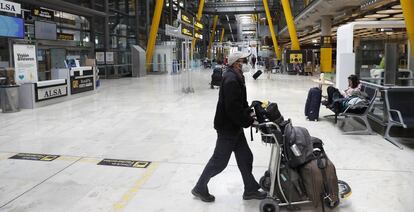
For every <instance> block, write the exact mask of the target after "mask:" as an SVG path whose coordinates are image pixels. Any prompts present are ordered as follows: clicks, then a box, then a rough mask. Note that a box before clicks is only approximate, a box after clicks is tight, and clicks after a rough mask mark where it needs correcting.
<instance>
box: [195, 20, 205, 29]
mask: <svg viewBox="0 0 414 212" xmlns="http://www.w3.org/2000/svg"><path fill="white" fill-rule="evenodd" d="M194 26H195V28H197V29H203V28H204V25H203V24H202V23H201V22H200V21H195V22H194Z"/></svg>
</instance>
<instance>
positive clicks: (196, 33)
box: [194, 32, 203, 40]
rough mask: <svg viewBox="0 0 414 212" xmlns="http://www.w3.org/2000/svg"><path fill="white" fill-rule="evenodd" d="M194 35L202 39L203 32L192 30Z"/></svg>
mask: <svg viewBox="0 0 414 212" xmlns="http://www.w3.org/2000/svg"><path fill="white" fill-rule="evenodd" d="M194 37H195V38H197V39H200V40H202V39H203V34H201V33H199V32H194Z"/></svg>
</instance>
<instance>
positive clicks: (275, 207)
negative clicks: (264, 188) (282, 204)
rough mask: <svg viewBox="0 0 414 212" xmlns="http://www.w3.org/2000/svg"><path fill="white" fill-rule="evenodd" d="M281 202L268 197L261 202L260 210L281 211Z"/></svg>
mask: <svg viewBox="0 0 414 212" xmlns="http://www.w3.org/2000/svg"><path fill="white" fill-rule="evenodd" d="M279 211H280V208H279V203H278V202H277V201H276V200H274V199H270V198H266V199H264V200H262V201H261V202H260V212H279Z"/></svg>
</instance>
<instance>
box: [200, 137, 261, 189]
mask: <svg viewBox="0 0 414 212" xmlns="http://www.w3.org/2000/svg"><path fill="white" fill-rule="evenodd" d="M217 135H218V138H217V142H216V148H215V149H214V153H213V156H211V158H210V160H209V161H208V163H207V165H206V167H205V168H204V171H203V173H202V174H201V176H200V179H199V180H198V182H197V185H196V188H197V190H199V191H206V189H207V184H208V182H209V181H210V178H212V177H214V176H216V175H217V174H219V173H220V172H222V171H223V170H224V169H225V168H226V167H227V164H228V162H229V160H230V156H231V153H232V152H234V154H235V156H236V161H237V166H238V167H239V170H240V172H241V174H242V178H243V182H244V190H245V192H253V191H257V190H258V189H259V188H260V186H259V184H258V183H257V181H256V180H255V179H254V176H253V174H252V167H253V154H252V151H251V150H250V148H249V145H248V144H247V141H246V137H245V135H244V132H243V130H242V129H240V130H239V131H238V132H234V131H233V132H226V131H217Z"/></svg>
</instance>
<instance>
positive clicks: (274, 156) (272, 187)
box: [256, 121, 351, 212]
mask: <svg viewBox="0 0 414 212" xmlns="http://www.w3.org/2000/svg"><path fill="white" fill-rule="evenodd" d="M256 127H257V128H256V129H258V130H259V131H260V134H261V136H262V142H264V143H266V144H270V145H271V154H270V161H269V168H268V170H267V171H266V172H265V174H264V176H263V177H261V179H260V181H259V184H260V186H261V187H262V189H263V190H265V191H268V196H267V198H266V199H264V200H262V201H261V203H260V212H279V211H280V207H289V209H295V210H298V209H299V208H298V207H297V206H298V205H303V204H309V203H312V202H311V201H310V200H309V199H308V198H307V199H306V200H303V201H297V202H290V201H289V200H288V198H287V196H286V194H285V192H284V191H283V188H282V185H281V179H280V176H281V175H280V167H281V161H282V158H283V157H284V155H283V146H282V145H283V144H284V139H285V135H283V133H282V131H281V129H280V127H279V125H277V124H276V123H274V122H270V121H267V122H263V123H261V124H259V125H257V126H256ZM338 186H339V197H340V198H347V197H349V196H350V194H351V188H350V187H349V185H348V184H347V183H346V182H343V181H340V180H338ZM276 188H278V190H279V191H280V192H279V193H280V197H278V196H277V195H276V192H275V191H276Z"/></svg>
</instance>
